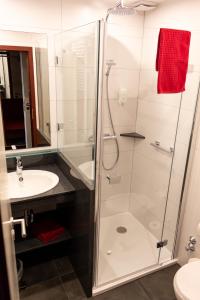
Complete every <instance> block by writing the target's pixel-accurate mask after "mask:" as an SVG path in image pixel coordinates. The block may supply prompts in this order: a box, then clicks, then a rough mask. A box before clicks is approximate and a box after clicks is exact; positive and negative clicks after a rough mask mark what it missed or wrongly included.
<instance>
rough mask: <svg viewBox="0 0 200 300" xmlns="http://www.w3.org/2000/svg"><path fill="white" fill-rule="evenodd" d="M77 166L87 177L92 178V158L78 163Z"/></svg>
mask: <svg viewBox="0 0 200 300" xmlns="http://www.w3.org/2000/svg"><path fill="white" fill-rule="evenodd" d="M78 168H79V170H80V171H81V172H82V173H83V175H84V176H85V177H86V178H87V179H89V180H94V160H91V161H87V162H85V163H83V164H80V165H79V166H78Z"/></svg>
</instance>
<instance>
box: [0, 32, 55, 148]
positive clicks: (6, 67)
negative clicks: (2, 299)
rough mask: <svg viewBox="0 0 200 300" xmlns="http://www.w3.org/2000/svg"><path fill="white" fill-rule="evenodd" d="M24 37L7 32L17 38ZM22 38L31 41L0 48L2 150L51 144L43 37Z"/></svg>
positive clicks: (46, 59) (45, 53)
mask: <svg viewBox="0 0 200 300" xmlns="http://www.w3.org/2000/svg"><path fill="white" fill-rule="evenodd" d="M9 33H10V32H9ZM24 34H25V33H20V32H13V33H10V35H11V36H17V38H18V39H19V36H20V37H21V35H24ZM25 37H26V39H28V38H31V39H30V40H31V42H21V43H22V45H19V43H18V45H17V46H16V45H14V44H12V45H0V98H1V110H2V115H3V128H4V138H5V147H6V150H10V149H24V148H33V147H42V146H50V145H51V141H50V134H51V128H50V102H49V82H48V49H47V38H46V36H44V34H32V33H26V34H25ZM33 37H34V38H33ZM24 44H31V46H29V45H28V46H24Z"/></svg>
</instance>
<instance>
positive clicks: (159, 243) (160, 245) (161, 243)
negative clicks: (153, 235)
mask: <svg viewBox="0 0 200 300" xmlns="http://www.w3.org/2000/svg"><path fill="white" fill-rule="evenodd" d="M167 244H168V240H164V241H160V242H158V243H157V248H162V247H164V246H167Z"/></svg>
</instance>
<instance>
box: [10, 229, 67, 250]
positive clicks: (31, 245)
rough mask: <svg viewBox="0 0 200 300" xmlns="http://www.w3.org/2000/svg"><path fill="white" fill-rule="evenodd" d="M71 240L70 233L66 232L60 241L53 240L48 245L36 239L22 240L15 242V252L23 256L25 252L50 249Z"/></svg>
mask: <svg viewBox="0 0 200 300" xmlns="http://www.w3.org/2000/svg"><path fill="white" fill-rule="evenodd" d="M70 238H71V236H70V234H69V232H67V231H65V233H64V234H62V235H61V236H60V237H59V238H58V239H56V240H53V241H51V242H49V243H46V244H45V243H43V242H41V241H40V240H38V239H36V238H30V239H25V240H21V241H18V242H15V252H16V254H21V253H24V252H28V251H32V250H36V249H39V248H43V247H48V246H50V245H55V244H58V243H61V242H65V241H67V240H69V239H70Z"/></svg>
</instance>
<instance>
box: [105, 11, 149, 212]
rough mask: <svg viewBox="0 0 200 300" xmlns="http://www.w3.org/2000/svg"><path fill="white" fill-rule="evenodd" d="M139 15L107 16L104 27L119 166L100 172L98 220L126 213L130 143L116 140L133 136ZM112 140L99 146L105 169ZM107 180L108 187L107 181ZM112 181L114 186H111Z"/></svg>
mask: <svg viewBox="0 0 200 300" xmlns="http://www.w3.org/2000/svg"><path fill="white" fill-rule="evenodd" d="M143 20H144V16H143V14H140V15H135V16H134V18H133V17H132V16H131V17H128V16H126V17H116V16H115V17H113V16H111V17H110V19H109V22H108V24H107V31H106V41H105V65H104V74H105V73H106V68H107V66H106V62H107V60H114V62H115V63H116V65H115V66H113V67H112V69H111V72H110V76H109V97H110V106H111V113H112V117H113V123H114V127H115V130H116V133H117V137H118V141H119V150H120V156H119V162H118V163H117V165H116V166H115V167H114V169H112V170H110V171H107V170H104V168H102V172H101V201H102V203H101V216H108V215H112V214H115V213H121V212H125V211H128V209H129V199H130V189H131V177H132V161H133V151H134V140H133V139H131V138H126V137H120V133H126V132H133V131H135V128H136V114H137V98H138V86H139V76H140V64H141V54H142V37H143ZM121 89H126V90H127V102H126V103H124V104H120V103H119V92H120V90H121ZM103 92H104V96H103V128H102V129H103V134H108V133H110V134H113V133H112V129H111V124H110V120H109V114H108V105H107V98H106V76H105V77H104V85H103ZM116 152H117V150H116V145H115V142H113V140H105V141H104V144H103V161H104V165H105V167H106V168H109V167H110V166H111V165H112V164H113V162H114V161H115V158H116V154H117V153H116ZM107 176H109V177H110V178H111V183H109V180H108V179H107ZM113 181H115V182H116V183H113Z"/></svg>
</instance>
